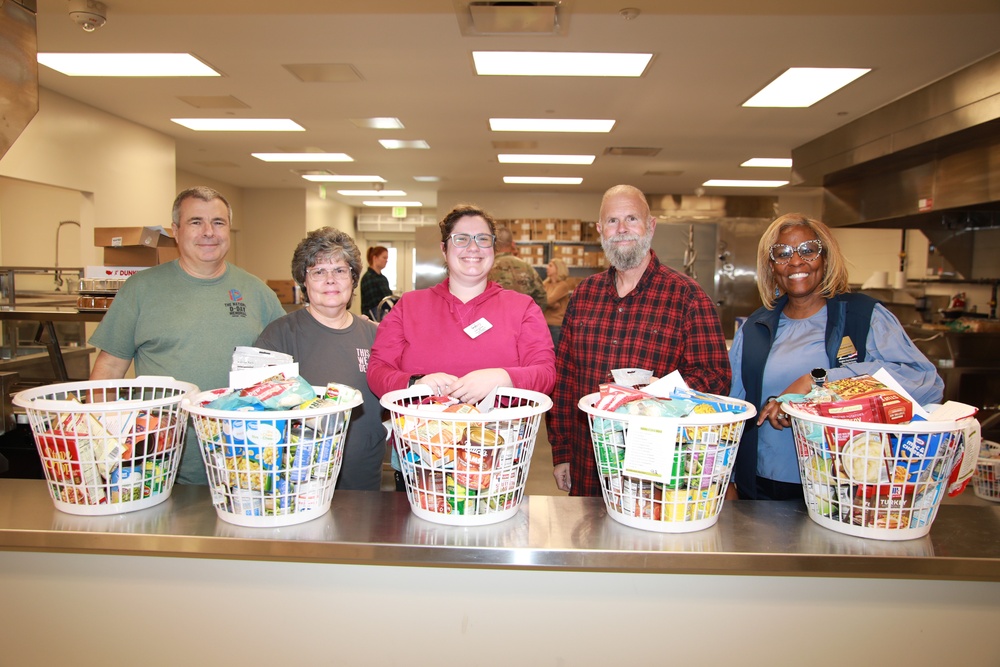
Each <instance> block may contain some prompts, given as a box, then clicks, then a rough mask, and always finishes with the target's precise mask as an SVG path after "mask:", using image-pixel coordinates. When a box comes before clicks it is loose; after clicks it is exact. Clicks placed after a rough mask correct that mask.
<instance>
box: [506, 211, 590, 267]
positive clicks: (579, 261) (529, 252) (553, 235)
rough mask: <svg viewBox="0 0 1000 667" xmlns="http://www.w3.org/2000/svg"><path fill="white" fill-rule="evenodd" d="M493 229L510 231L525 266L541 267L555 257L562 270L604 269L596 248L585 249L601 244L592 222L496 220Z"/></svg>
mask: <svg viewBox="0 0 1000 667" xmlns="http://www.w3.org/2000/svg"><path fill="white" fill-rule="evenodd" d="M497 225H499V226H501V227H507V228H508V229H510V230H511V233H512V234H513V236H514V241H516V242H517V244H518V253H519V254H520V256H521V259H523V260H524V261H526V262H528V263H529V264H533V265H535V266H544V265H545V264H547V263H548V261H549V259H552V258H555V257H558V258H559V259H561V260H563V261H564V262H566V266H580V267H587V268H603V267H605V266H606V265H607V261H606V259H605V257H604V252H603V251H602V250H601V249H600V248H588V247H586V246H587V245H595V246H596V245H599V244H600V242H601V238H600V235H599V234H598V233H597V226H596V224H595V223H593V222H583V221H580V220H572V219H567V220H562V219H557V218H539V219H534V220H497Z"/></svg>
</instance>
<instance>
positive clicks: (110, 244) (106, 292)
mask: <svg viewBox="0 0 1000 667" xmlns="http://www.w3.org/2000/svg"><path fill="white" fill-rule="evenodd" d="M94 245H95V246H97V247H98V248H103V249H104V250H103V262H104V263H103V264H102V265H101V266H87V267H85V268H84V270H83V278H84V279H83V280H81V281H80V288H79V291H80V295H79V296H78V297H77V310H86V311H90V310H97V311H101V310H107V309H108V308H109V307H110V306H111V302H112V301H113V300H114V298H115V293H116V292H117V291H118V288H119V287H120V286H121V284H122V283H124V282H125V279H126V278H128V277H129V276H131V275H132V274H134V273H136V272H137V271H142V270H143V269H146V268H149V267H150V266H156V265H157V264H163V263H165V262H169V261H172V260H175V259H177V258H178V257H179V256H180V255H179V254H178V252H177V241H175V240H174V238H173V237H172V236H171V235H170V233H169V232H168V231H167V230H166V229H164V228H163V227H95V228H94Z"/></svg>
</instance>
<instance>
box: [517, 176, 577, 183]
mask: <svg viewBox="0 0 1000 667" xmlns="http://www.w3.org/2000/svg"><path fill="white" fill-rule="evenodd" d="M503 182H504V183H511V184H514V185H580V183H583V179H582V178H576V177H573V178H562V177H557V176H504V177H503Z"/></svg>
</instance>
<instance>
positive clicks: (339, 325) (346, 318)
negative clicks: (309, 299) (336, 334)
mask: <svg viewBox="0 0 1000 667" xmlns="http://www.w3.org/2000/svg"><path fill="white" fill-rule="evenodd" d="M306 310H307V311H308V312H309V314H310V315H312V317H313V319H314V320H316V321H317V322H319V323H320V324H322V325H323V326H325V327H329V328H330V329H346V328H347V327H348V326H350V324H351V322H352V321H353V319H354V316H353V315H351V313H350V311H347V310H345V311H344V314H343V315H341V316H340V317H338V318H337V320H336V321H334V320H333V319H332V318H329V317H325V316H324V315H322V314H321V313H317V312H316V311H315V310H314V309H313V307H312V304H309V305H308V306H306Z"/></svg>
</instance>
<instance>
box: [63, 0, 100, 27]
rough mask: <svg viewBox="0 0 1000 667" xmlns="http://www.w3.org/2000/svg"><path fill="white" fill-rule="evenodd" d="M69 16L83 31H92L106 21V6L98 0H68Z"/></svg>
mask: <svg viewBox="0 0 1000 667" xmlns="http://www.w3.org/2000/svg"><path fill="white" fill-rule="evenodd" d="M69 17H70V18H71V19H73V20H74V21H75V22H76V23H79V24H80V27H81V28H83V30H84V32H94V31H95V30H97V29H98V28H100V27H101V26H103V25H104V24H105V23H107V21H108V7H107V5H105V4H104V3H103V2H100V1H99V0H69Z"/></svg>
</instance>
